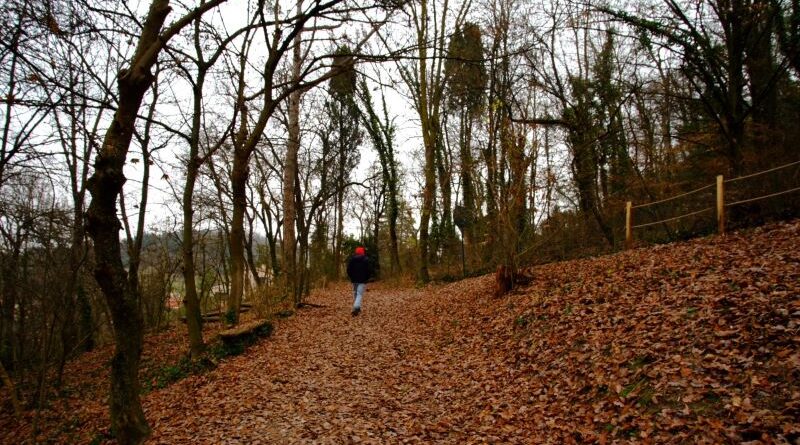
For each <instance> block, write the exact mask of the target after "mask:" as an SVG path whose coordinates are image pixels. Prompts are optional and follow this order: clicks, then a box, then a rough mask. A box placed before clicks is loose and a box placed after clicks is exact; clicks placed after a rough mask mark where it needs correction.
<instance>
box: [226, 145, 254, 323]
mask: <svg viewBox="0 0 800 445" xmlns="http://www.w3.org/2000/svg"><path fill="white" fill-rule="evenodd" d="M249 160H250V153H249V151H246V150H242V149H241V148H237V149H236V150H235V152H234V155H233V170H232V171H231V192H232V194H233V214H232V216H231V233H230V235H229V249H230V254H231V259H230V261H231V291H230V293H229V294H228V321H229V322H230V323H231V324H238V323H239V308H240V307H241V305H242V295H243V294H244V274H245V265H244V261H245V260H244V211H245V207H246V206H247V196H246V195H245V193H246V187H247V177H248V173H249V172H248V166H247V164H248V162H249Z"/></svg>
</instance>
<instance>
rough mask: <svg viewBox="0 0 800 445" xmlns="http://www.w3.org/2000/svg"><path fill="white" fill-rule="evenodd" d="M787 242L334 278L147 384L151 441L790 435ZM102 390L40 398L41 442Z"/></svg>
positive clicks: (742, 240) (794, 344)
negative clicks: (239, 337) (510, 282)
mask: <svg viewBox="0 0 800 445" xmlns="http://www.w3.org/2000/svg"><path fill="white" fill-rule="evenodd" d="M798 246H800V222H793V223H786V224H780V225H773V226H769V227H765V228H761V229H756V230H753V231H749V232H743V233H737V234H731V235H727V236H725V237H710V238H705V239H698V240H694V241H690V242H685V243H676V244H670V245H663V246H657V247H652V248H646V249H644V248H643V249H636V250H631V251H627V252H622V253H619V254H616V255H611V256H607V257H601V258H593V259H584V260H578V261H569V262H562V263H555V264H550V265H545V266H540V267H537V268H535V269H533V274H534V277H535V280H534V282H533V284H532V285H531V286H529V287H526V288H522V289H517V290H515V291H513V292H512V293H511V294H509V295H507V296H505V297H502V298H493V297H492V296H491V294H492V286H493V277H491V276H484V277H480V278H475V279H469V280H464V281H461V282H458V283H453V284H450V285H446V286H428V287H425V288H420V289H395V288H390V287H386V286H385V285H382V284H380V283H377V284H375V285H371V286H370V288H369V290H368V292H367V295H366V297H365V302H364V311H363V313H362V315H360V316H359V317H355V318H353V317H351V316H350V313H349V305H350V304H351V301H352V300H351V295H350V292H351V291H350V289H349V288H348V287H347V286H345V285H342V286H337V287H334V288H331V289H329V290H327V291H323V292H318V293H315V294H314V295H313V296H312V298H311V301H312V302H314V303H317V304H319V305H322V306H323V307H321V308H315V309H307V310H302V311H301V312H300V313H299V314H298V315H296V316H294V317H291V318H290V319H288V320H284V321H281V322H280V323H279V325H278V328H277V330H276V333H275V334H274V335H273V337H271V338H269V339H268V340H265V341H261V342H260V343H258V344H256V345H254V346H253V347H252V348H251V349H250V350H248V352H247V353H245V354H243V355H241V356H238V357H233V358H230V359H227V360H225V361H223V362H221V363H220V364H219V366H218V367H217V368H216V369H214V370H213V371H209V372H206V373H203V374H200V375H192V376H189V377H188V378H185V379H183V380H180V381H178V382H177V383H174V384H172V385H170V386H167V387H165V388H163V389H154V390H153V391H152V392H149V393H148V394H146V395H145V396H144V399H143V400H144V404H145V411H146V415H147V418H148V420H149V421H150V422H151V425H152V426H153V436H152V438H151V439H150V442H149V443H163V444H179V443H187V444H189V443H208V444H214V443H281V444H284V443H298V444H305V443H320V444H325V443H329V444H341V443H374V444H383V443H448V444H464V443H519V444H523V443H524V444H527V443H553V444H561V443H628V442H630V443H634V442H635V443H715V444H716V443H741V442H751V443H799V442H800V426H798V421H797V419H798V418H800V248H798ZM162 338H167V337H162ZM169 338H177V337H176V336H172V337H169ZM148 345H149V346H147V347H149V348H151V347H152V348H154V347H156V344H155V343H154V342H149V343H148ZM162 347H163V345H162ZM91 360H92V361H93V362H95V363H102V359H101V358H100V357H98V355H97V354H95V355H93V356H92V357H91ZM77 365H80V363H78V364H76V366H75V367H74V368H73V369H75V370H80V369H92V370H93V371H92V372H93V374H91V377H89V376H88V375H87V376H84V378H92V379H94V380H93V381H94V382H95V383H96V382H97V379H98V378H99V377H98V373H97V366H95V367H88V366H77ZM151 366H155V365H153V364H151ZM76 372H77V371H76ZM81 378H82V377H81V376H80V375H75V376H73V379H74V380H76V381H80V380H81ZM84 383H85V382H84ZM99 402H100V400H97V399H95V400H92V401H86V408H83V407H81V405H80V404H79V403H77V401H76V400H73V401H72V402H71V403H70V404H63V405H60V404H58V403H55V404H53V405H52V406H53V410H54V411H53V412H50V413H48V414H46V415H45V416H44V417H53V418H54V417H56V416H57V415H64V414H69V415H68V416H66V417H65V419H68V420H69V427H68V428H67V429H66V430H65V431H67V432H68V433H69V436H67V435H66V433H63V432H59V431H55V430H53V429H54V426H53V425H52V424H50V426H49V428H50V430H49V431H45V432H44V433H43V434H42V437H49V438H50V439H51V440H52V441H56V442H59V441H60V442H65V441H67V438H68V437H69V438H70V441H77V439H78V438H82V439H85V440H83V441H88V440H91V438H92V437H98V438H101V437H102V436H95V435H96V434H97V432H99V431H102V430H103V429H104V428H106V425H107V421H106V420H105V418H104V416H102V415H99V413H98V406H99V405H98V403H99ZM59 406H69V410H70V411H68V412H56V411H57V410H58V409H59V408H58V407H59ZM62 409H63V408H62ZM6 416H7V413H3V417H6ZM2 420H3V421H2V422H1V423H0V425H3V426H8V425H9V422H8V418H7V417H6V418H5V419H2ZM11 425H12V426H13V424H11ZM4 431H5V432H4V433H3V434H4V435H5V437H3V440H2V441H3V442H5V443H20V442H23V441H25V440H27V439H28V437H29V435H28V434H29V428H26V427H24V425H23V426H19V425H18V426H17V427H15V428H9V429H5V428H4Z"/></svg>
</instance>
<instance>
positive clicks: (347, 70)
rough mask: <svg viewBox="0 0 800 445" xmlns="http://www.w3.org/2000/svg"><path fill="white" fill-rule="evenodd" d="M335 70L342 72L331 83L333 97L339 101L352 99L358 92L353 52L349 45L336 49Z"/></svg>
mask: <svg viewBox="0 0 800 445" xmlns="http://www.w3.org/2000/svg"><path fill="white" fill-rule="evenodd" d="M333 54H334V56H333V69H340V70H342V72H341V73H339V74H337V75H336V76H334V77H332V78H331V80H330V83H329V87H330V92H331V95H332V96H334V97H335V98H336V99H337V100H339V101H345V100H347V99H348V98H349V99H352V97H353V95H354V94H355V91H356V70H355V69H353V50H351V49H350V47H349V46H347V45H342V46H340V47H338V48H336V51H335V52H334V53H333Z"/></svg>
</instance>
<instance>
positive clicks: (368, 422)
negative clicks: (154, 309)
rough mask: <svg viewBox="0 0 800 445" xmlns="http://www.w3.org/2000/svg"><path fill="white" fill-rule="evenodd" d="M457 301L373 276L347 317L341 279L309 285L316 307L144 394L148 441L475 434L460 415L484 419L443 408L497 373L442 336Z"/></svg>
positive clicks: (442, 438)
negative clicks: (214, 363) (481, 374)
mask: <svg viewBox="0 0 800 445" xmlns="http://www.w3.org/2000/svg"><path fill="white" fill-rule="evenodd" d="M473 281H474V282H476V283H478V282H479V283H482V285H483V287H486V283H487V282H488V281H487V280H486V279H478V280H473ZM478 287H480V286H478ZM474 291H475V286H472V292H473V295H470V296H469V298H470V299H472V298H474ZM465 296H466V295H465ZM442 298H446V299H447V301H442ZM457 298H459V296H458V295H453V294H448V293H447V292H442V293H439V292H437V294H436V295H435V298H432V296H431V293H430V290H425V289H421V290H418V289H401V290H398V289H388V288H383V287H381V285H380V284H378V285H371V286H370V287H369V288H368V291H367V294H366V296H365V300H364V304H363V312H362V313H361V315H359V316H358V317H352V316H351V315H350V304H351V301H352V300H351V295H350V291H349V288H348V287H346V286H337V287H336V288H335V289H333V290H329V291H326V292H323V293H320V294H316V295H314V296H312V298H311V300H310V302H312V303H316V304H320V305H324V307H322V308H309V309H303V310H301V311H300V313H299V314H298V315H296V316H294V317H292V318H291V319H288V320H285V321H282V322H280V324H279V326H278V329H277V330H276V333H275V334H273V336H272V337H271V338H269V339H267V340H265V341H262V342H260V343H259V344H257V345H255V346H253V347H252V348H251V349H249V350H248V352H247V353H246V354H244V355H242V356H239V357H236V358H233V359H231V360H229V361H227V362H225V363H223V364H222V365H221V366H220V367H219V368H218V369H216V370H214V371H213V372H211V373H209V374H208V375H202V376H194V377H191V378H189V379H186V380H184V381H182V382H180V383H178V384H175V385H173V386H171V387H169V388H166V389H164V390H161V391H159V392H158V395H157V396H156V397H147V398H146V399H145V410H146V411H148V418H149V419H150V420H151V425H152V426H153V433H154V434H153V436H152V438H151V439H150V441H149V443H321V444H324V443H332V444H333V443H336V444H341V443H424V442H430V441H431V440H434V441H437V442H439V443H442V442H446V443H469V442H471V441H472V442H475V443H480V442H482V440H477V439H476V440H472V439H470V438H471V437H474V436H475V435H476V434H475V433H476V431H474V430H471V429H470V427H469V424H474V425H475V426H476V427H477V426H478V425H480V424H481V423H482V422H480V420H479V419H477V418H475V419H471V420H473V421H474V422H465V421H466V420H467V419H466V418H465V416H466V417H469V416H470V414H471V413H470V412H469V410H467V411H465V410H463V409H459V410H457V411H458V412H454V410H453V409H452V407H453V406H455V405H458V406H463V405H464V404H465V403H467V404H470V403H473V402H474V401H476V400H479V398H477V399H476V398H475V396H476V394H477V393H480V392H483V391H484V390H485V389H489V387H488V386H487V385H491V386H494V385H496V384H497V382H496V381H492V382H480V381H476V380H474V379H473V375H472V369H471V366H470V361H473V362H474V361H476V360H480V358H479V357H474V352H473V353H472V354H470V355H469V356H468V355H467V354H466V351H463V353H460V352H459V349H461V348H459V347H458V344H459V343H458V342H456V341H455V339H454V338H453V337H452V335H451V334H450V333H449V331H450V330H449V329H448V323H449V324H450V325H453V326H457V325H458V324H459V323H460V321H459V319H458V315H457V312H458V309H457V308H458V307H459V305H457V304H455V303H456V302H455V301H454V299H457ZM443 303H444V304H443ZM445 305H446V306H445ZM445 307H446V308H447V309H446V310H445V309H444V308H445ZM473 315H474V314H470V316H473ZM431 320H445V322H444V323H440V322H437V321H433V322H432V321H431ZM443 324H444V326H443ZM443 348H446V349H447V351H446V352H444V353H443V352H440V351H442V349H443ZM487 377H489V376H487ZM154 395H155V394H154ZM200 401H202V403H201V402H200ZM208 401H214V403H213V404H212V405H209V404H208ZM154 403H158V405H159V406H155V405H153V404H154ZM478 408H479V406H476V410H478ZM158 413H185V414H184V415H175V414H172V415H170V417H155V416H154V414H155V415H157V414H158ZM475 414H479V412H477V411H476V412H475ZM484 439H486V440H489V441H491V437H484ZM496 439H499V438H496ZM512 442H514V441H513V440H512Z"/></svg>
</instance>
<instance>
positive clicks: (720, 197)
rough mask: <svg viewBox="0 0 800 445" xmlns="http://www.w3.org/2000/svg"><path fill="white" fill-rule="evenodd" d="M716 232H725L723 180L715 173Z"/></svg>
mask: <svg viewBox="0 0 800 445" xmlns="http://www.w3.org/2000/svg"><path fill="white" fill-rule="evenodd" d="M717 232H719V234H720V235H721V234H723V233H725V182H724V180H723V177H722V175H717Z"/></svg>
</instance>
